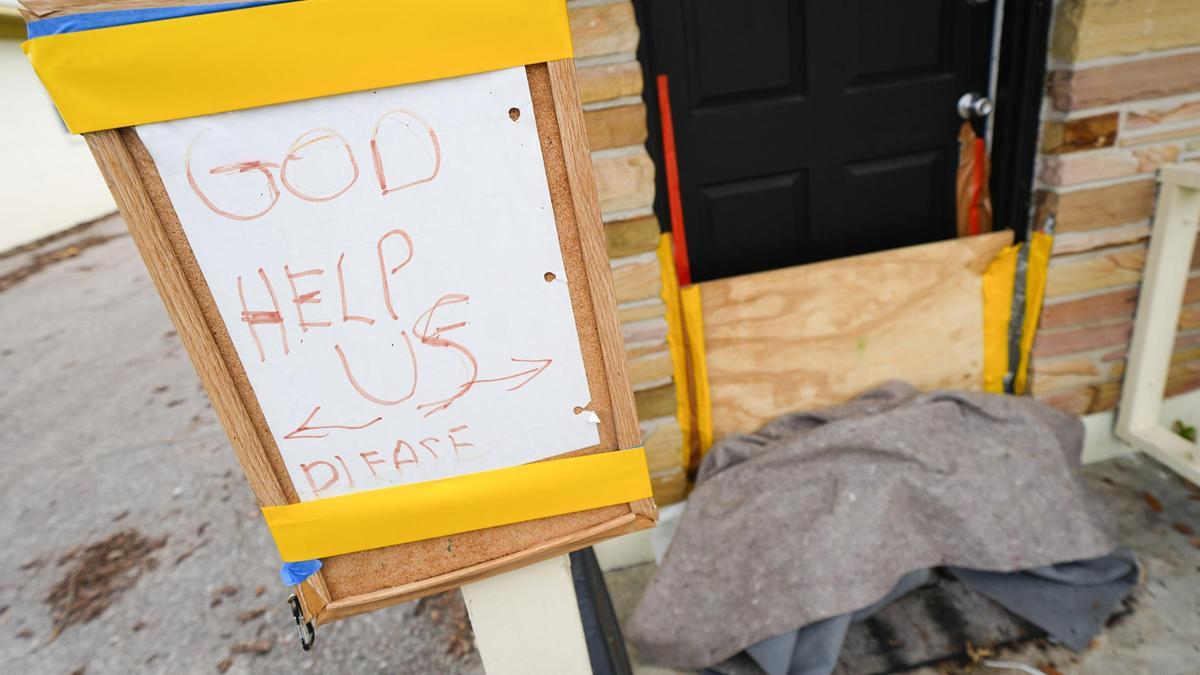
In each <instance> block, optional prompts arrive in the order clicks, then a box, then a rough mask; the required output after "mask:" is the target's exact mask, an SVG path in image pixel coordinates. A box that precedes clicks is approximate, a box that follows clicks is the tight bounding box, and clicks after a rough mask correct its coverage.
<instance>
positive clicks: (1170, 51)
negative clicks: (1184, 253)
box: [1031, 0, 1200, 415]
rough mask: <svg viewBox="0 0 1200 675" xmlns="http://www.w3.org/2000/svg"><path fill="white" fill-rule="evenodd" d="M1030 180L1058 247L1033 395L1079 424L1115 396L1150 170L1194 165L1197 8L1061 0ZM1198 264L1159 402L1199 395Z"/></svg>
mask: <svg viewBox="0 0 1200 675" xmlns="http://www.w3.org/2000/svg"><path fill="white" fill-rule="evenodd" d="M1048 71H1049V75H1048V90H1047V95H1046V101H1045V103H1044V107H1043V115H1042V118H1043V127H1042V136H1041V153H1042V154H1041V156H1040V158H1039V166H1038V172H1037V178H1036V180H1037V188H1038V195H1037V200H1038V213H1037V214H1036V215H1035V220H1036V222H1037V224H1038V225H1041V224H1042V223H1044V222H1045V221H1046V219H1047V218H1048V217H1049V216H1051V215H1053V217H1054V220H1055V228H1056V235H1057V236H1056V237H1055V243H1054V255H1053V258H1052V259H1051V263H1050V272H1049V280H1048V286H1047V294H1046V304H1045V307H1044V309H1043V313H1042V319H1041V325H1040V328H1039V331H1038V335H1037V339H1036V341H1035V343H1034V347H1033V360H1032V380H1031V381H1032V390H1033V394H1034V395H1035V396H1036V397H1038V398H1039V399H1041V400H1043V401H1045V402H1047V403H1049V404H1051V405H1054V406H1056V407H1058V408H1061V409H1063V410H1066V411H1070V412H1072V413H1075V414H1078V415H1084V414H1089V413H1095V412H1102V411H1106V410H1111V409H1112V408H1114V407H1115V406H1116V404H1117V400H1118V398H1119V395H1120V387H1121V375H1122V372H1123V369H1124V365H1125V354H1126V352H1127V350H1128V348H1129V338H1130V333H1131V331H1132V329H1133V312H1134V306H1135V304H1136V302H1137V292H1138V284H1139V282H1140V281H1141V276H1142V266H1143V264H1144V262H1145V256H1146V246H1147V237H1148V236H1149V232H1150V219H1151V217H1152V216H1153V210H1154V197H1155V181H1154V172H1155V170H1156V169H1157V168H1158V167H1159V166H1161V165H1162V164H1163V163H1166V162H1175V161H1196V160H1197V159H1200V0H1059V2H1058V3H1057V5H1056V7H1055V16H1054V25H1053V26H1052V33H1051V47H1050V60H1049V66H1048ZM1198 264H1200V261H1197V260H1196V259H1194V260H1193V263H1192V271H1191V281H1190V282H1189V284H1188V290H1187V297H1186V299H1185V300H1184V303H1185V305H1184V309H1183V315H1182V318H1181V320H1180V325H1179V334H1178V338H1177V340H1176V347H1175V353H1174V356H1173V360H1172V365H1171V371H1170V377H1169V379H1168V383H1167V395H1168V396H1171V395H1175V394H1179V393H1182V392H1184V391H1188V390H1191V389H1195V388H1197V387H1200V267H1198Z"/></svg>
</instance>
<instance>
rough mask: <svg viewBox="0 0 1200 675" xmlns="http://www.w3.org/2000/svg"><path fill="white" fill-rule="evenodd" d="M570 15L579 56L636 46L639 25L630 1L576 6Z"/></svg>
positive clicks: (612, 51)
mask: <svg viewBox="0 0 1200 675" xmlns="http://www.w3.org/2000/svg"><path fill="white" fill-rule="evenodd" d="M568 18H569V20H570V22H571V42H572V44H573V46H574V48H575V58H577V59H581V58H585V57H588V56H604V55H606V54H620V53H623V52H632V51H635V50H637V46H638V26H637V20H636V19H635V18H634V15H633V3H631V2H610V3H606V4H602V5H585V6H583V7H574V8H572V9H571V10H570V13H569V15H568Z"/></svg>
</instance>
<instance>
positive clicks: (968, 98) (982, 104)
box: [957, 91, 992, 120]
mask: <svg viewBox="0 0 1200 675" xmlns="http://www.w3.org/2000/svg"><path fill="white" fill-rule="evenodd" d="M957 108H958V116H959V117H961V118H963V119H964V120H969V119H971V118H973V117H987V116H988V115H991V114H992V99H990V98H988V97H986V96H982V95H980V94H976V93H975V92H973V91H972V92H967V93H966V94H963V95H962V96H960V97H959V99H958V106H957Z"/></svg>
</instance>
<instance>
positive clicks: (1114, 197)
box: [1037, 180, 1155, 233]
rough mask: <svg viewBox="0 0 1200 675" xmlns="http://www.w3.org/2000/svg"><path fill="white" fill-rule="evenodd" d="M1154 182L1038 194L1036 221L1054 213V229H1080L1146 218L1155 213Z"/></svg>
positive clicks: (1141, 181) (1084, 229)
mask: <svg viewBox="0 0 1200 675" xmlns="http://www.w3.org/2000/svg"><path fill="white" fill-rule="evenodd" d="M1154 189H1155V188H1154V181H1153V180H1136V181H1131V182H1128V183H1117V184H1116V185H1106V186H1104V187H1099V188H1090V189H1086V190H1073V191H1071V192H1063V193H1058V192H1042V193H1040V194H1039V195H1038V200H1039V205H1038V210H1039V215H1038V218H1037V222H1044V221H1045V219H1046V217H1048V216H1050V215H1054V218H1055V225H1054V227H1055V232H1058V233H1063V232H1083V231H1086V230H1098V229H1100V228H1105V227H1114V226H1116V225H1126V224H1128V223H1136V222H1139V221H1143V220H1146V219H1148V218H1149V217H1150V214H1151V213H1153V212H1154Z"/></svg>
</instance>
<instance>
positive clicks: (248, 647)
mask: <svg viewBox="0 0 1200 675" xmlns="http://www.w3.org/2000/svg"><path fill="white" fill-rule="evenodd" d="M270 651H271V641H270V640H251V641H248V642H235V643H234V645H233V646H232V647H230V648H229V653H230V654H266V653H268V652H270Z"/></svg>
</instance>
